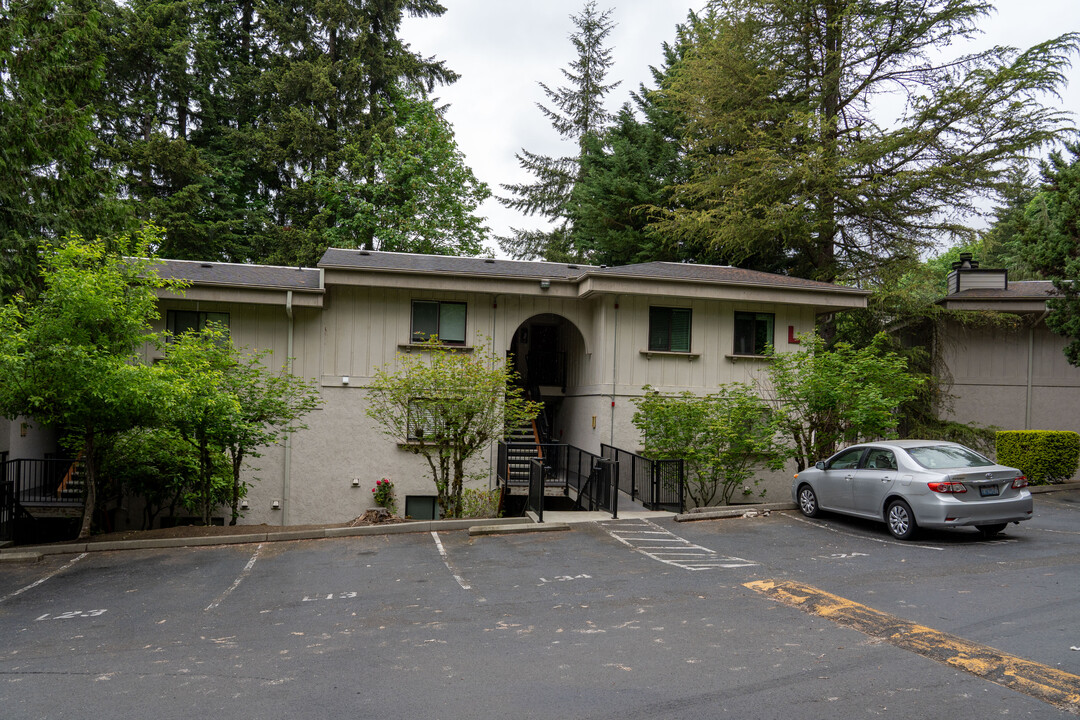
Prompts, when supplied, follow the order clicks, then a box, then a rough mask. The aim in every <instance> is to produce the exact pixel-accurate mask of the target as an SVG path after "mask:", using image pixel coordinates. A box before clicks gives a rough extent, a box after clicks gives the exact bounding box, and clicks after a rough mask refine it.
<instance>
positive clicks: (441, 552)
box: [431, 530, 472, 590]
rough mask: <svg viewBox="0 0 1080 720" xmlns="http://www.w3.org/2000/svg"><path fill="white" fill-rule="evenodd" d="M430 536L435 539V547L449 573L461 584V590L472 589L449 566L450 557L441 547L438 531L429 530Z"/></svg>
mask: <svg viewBox="0 0 1080 720" xmlns="http://www.w3.org/2000/svg"><path fill="white" fill-rule="evenodd" d="M431 537H432V538H434V540H435V547H437V548H439V555H441V556H442V561H443V565H445V566H446V569H447V570H449V571H450V574H451V575H453V576H454V579H455V580H457V584H458V585H460V586H461V589H462V590H472V586H471V585H469V583H467V582H465V580H464V578H462V577H461V576H460V575H458V574H457V573H456V572H454V568H452V567H450V558H449V557H448V556H447V554H446V548H444V547H443V544H442V540H440V539H439V533H437V532H435V531H434V530H432V531H431Z"/></svg>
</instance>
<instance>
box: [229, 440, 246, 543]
mask: <svg viewBox="0 0 1080 720" xmlns="http://www.w3.org/2000/svg"><path fill="white" fill-rule="evenodd" d="M243 464H244V449H243V448H238V449H237V450H236V451H235V452H234V453H232V478H233V485H232V519H230V520H229V524H230V525H235V524H236V519H237V518H238V517H240V468H241V467H242V466H243Z"/></svg>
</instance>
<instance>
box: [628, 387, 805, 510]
mask: <svg viewBox="0 0 1080 720" xmlns="http://www.w3.org/2000/svg"><path fill="white" fill-rule="evenodd" d="M644 390H645V395H644V396H642V397H639V398H635V399H634V401H633V402H634V405H636V406H637V411H636V412H635V413H634V425H635V427H637V429H638V430H639V431H640V432H641V440H642V444H643V446H644V453H643V454H644V455H645V456H646V457H649V458H653V459H657V460H669V459H678V458H681V459H682V460H683V461H684V463H685V468H686V491H687V493H688V494H689V495H690V499H691V501H692V502H693V503H694V505H695V506H697V507H708V506H709V505H712V504H714V503H715V502H717V501H719V502H720V503H723V504H725V505H726V504H728V503H730V502H731V498H732V495H733V494H734V492H735V490H736V489H738V488H745V487H747V486H748V485H749V484H751V483H752V484H754V485H757V480H756V479H754V471H755V469H756V468H758V467H760V466H767V467H769V468H770V469H773V470H779V469H780V468H781V467H782V466H783V462H784V454H783V452H782V449H781V448H779V447H778V446H777V438H776V427H775V425H774V424H773V415H772V413H770V411H769V407H768V406H767V405H766V404H765V402H764V401H763V400H762V399H761V398H760V397H758V396H757V395H756V394H755V393H754V391H753V388H751V387H749V386H747V385H743V384H740V383H732V384H729V385H721V386H720V388H719V392H717V393H714V394H711V395H706V396H697V395H694V394H693V393H691V392H683V393H682V394H679V395H663V394H661V393H658V392H656V391H655V390H653V389H652V388H651V387H649V386H646V387H645V388H644ZM750 492H751V493H752V492H753V491H752V490H751V491H750ZM744 493H745V490H744ZM745 494H750V493H745Z"/></svg>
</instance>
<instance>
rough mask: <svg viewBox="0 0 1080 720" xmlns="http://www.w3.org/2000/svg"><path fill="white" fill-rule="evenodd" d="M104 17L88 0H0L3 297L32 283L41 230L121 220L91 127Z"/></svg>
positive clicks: (55, 232)
mask: <svg viewBox="0 0 1080 720" xmlns="http://www.w3.org/2000/svg"><path fill="white" fill-rule="evenodd" d="M101 20H102V14H101V12H100V11H99V9H98V3H95V2H91V1H90V0H22V1H20V2H11V1H9V2H0V298H5V297H9V296H10V295H12V294H14V293H17V292H29V291H31V290H32V288H33V286H34V285H35V283H36V282H37V278H38V275H37V269H36V268H37V260H38V249H37V248H38V241H39V240H40V239H41V238H52V239H57V238H59V237H61V236H63V235H65V234H67V233H70V232H79V233H84V234H89V235H93V234H97V233H105V232H107V231H108V230H109V229H111V228H114V227H116V226H118V225H121V224H122V217H121V216H120V214H119V213H118V208H117V207H116V205H115V203H112V202H110V198H111V196H112V195H113V187H112V180H111V177H110V174H109V172H108V168H107V167H106V166H105V164H104V163H103V161H102V159H101V147H100V145H99V143H98V142H97V138H96V136H95V133H94V123H95V116H94V109H95V100H96V99H97V97H98V94H99V92H100V89H101V85H102V81H103V77H104V75H103V63H104V55H105V52H104V48H103V44H102V43H103V33H102V27H101Z"/></svg>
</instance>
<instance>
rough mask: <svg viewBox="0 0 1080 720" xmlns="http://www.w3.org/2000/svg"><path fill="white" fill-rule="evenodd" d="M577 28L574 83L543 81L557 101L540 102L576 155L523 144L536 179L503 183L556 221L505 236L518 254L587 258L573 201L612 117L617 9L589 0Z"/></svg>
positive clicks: (519, 205) (570, 76) (514, 197)
mask: <svg viewBox="0 0 1080 720" xmlns="http://www.w3.org/2000/svg"><path fill="white" fill-rule="evenodd" d="M570 20H571V21H572V22H573V24H574V27H575V28H576V29H575V31H574V32H573V33H571V35H570V42H571V44H572V45H573V46H574V49H575V50H576V52H577V57H576V59H575V60H574V61H573V62H571V63H570V67H569V69H566V68H564V69H563V70H562V74H563V77H564V78H566V80H567V81H568V82H569V84H568V85H565V86H562V87H559V88H556V89H554V90H552V89H551V88H549V87H548V86H547V85H545V84H544V83H540V87H541V88H542V89H543V91H544V94H545V95H546V96H547V97H548V99H549V100H550V101H551V104H552V107H550V108H549V107H547V106H545V105H543V104H541V103H537V107H539V108H540V111H541V112H542V113H544V115H545V116H546V117H547V118H548V119H549V120H550V121H551V125H552V127H554V128H555V131H556V132H557V133H558V134H559V136H560V137H561V138H563V139H564V140H568V141H572V142H574V143H575V144H576V145H577V148H576V153H575V154H574V155H572V156H564V157H549V156H547V155H540V154H538V153H533V152H529V151H528V150H525V149H522V150H521V152H520V153H518V154H517V156H516V157H517V159H518V163H519V164H520V165H521V167H522V169H524V170H526V171H528V172H529V173H530V174H532V175H533V176H534V177H535V180H534V181H533V182H531V183H517V184H509V185H503V189H504V190H506V191H507V192H509V193H510V196H509V197H503V198H499V200H500V201H501V202H502V203H503V204H504V205H505V206H506V207H509V208H512V209H514V210H520V211H521V212H523V213H525V214H526V215H539V216H540V217H542V218H544V219H546V220H547V221H549V222H550V223H551V224H552V226H553V227H552V228H551V229H550V230H546V231H545V230H519V229H517V228H514V229H513V232H514V235H513V237H501V238H499V245H500V246H501V247H502V249H503V251H504V252H506V253H508V254H510V255H511V256H513V257H515V258H522V259H528V258H544V259H546V260H582V259H585V255H586V253H587V250H588V248H585V247H579V246H577V245H576V244H575V243H574V235H573V227H572V221H571V216H570V208H569V206H570V202H571V196H572V194H573V191H574V185H575V183H576V182H577V181H578V180H579V179H580V177H581V171H582V170H581V169H582V166H583V162H584V158H585V156H586V154H587V153H588V152H590V150H591V149H594V148H595V141H596V138H597V137H598V136H599V135H600V134H601V133H602V132H603V130H604V129H605V128H606V127H607V125H608V124H609V123H610V122H611V119H612V118H611V115H610V114H609V113H608V112H607V111H606V110H605V109H604V96H605V95H607V94H608V93H609V92H610V91H611V90H613V89H614V88H615V87H617V86H618V84H619V83H617V82H616V83H610V84H607V85H605V84H604V78H605V76H606V75H607V72H608V70H609V69H610V68H611V66H612V64H613V62H614V61H613V60H612V59H611V49H610V48H608V47H605V45H604V42H605V41H606V40H607V37H608V35H610V34H611V31H612V29H613V28H614V27H615V25H614V23H613V22H612V21H611V10H605V11H604V12H599V11H598V10H597V9H596V3H595V1H594V0H589V1H588V2H586V3H585V6H584V7H583V8H582V10H581V12H580V13H578V14H577V15H571V16H570Z"/></svg>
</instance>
